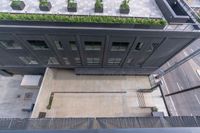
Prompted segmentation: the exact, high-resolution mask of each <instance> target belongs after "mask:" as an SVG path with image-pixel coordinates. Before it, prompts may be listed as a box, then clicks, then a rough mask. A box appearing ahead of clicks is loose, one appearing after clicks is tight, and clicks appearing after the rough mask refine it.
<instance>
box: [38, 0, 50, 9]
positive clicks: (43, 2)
mask: <svg viewBox="0 0 200 133" xmlns="http://www.w3.org/2000/svg"><path fill="white" fill-rule="evenodd" d="M39 7H40V10H41V11H50V10H51V7H52V5H51V3H50V2H49V1H48V0H40V5H39Z"/></svg>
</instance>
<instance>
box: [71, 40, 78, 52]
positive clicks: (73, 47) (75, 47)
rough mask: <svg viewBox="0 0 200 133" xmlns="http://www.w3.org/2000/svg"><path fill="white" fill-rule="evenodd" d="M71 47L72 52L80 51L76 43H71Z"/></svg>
mask: <svg viewBox="0 0 200 133" xmlns="http://www.w3.org/2000/svg"><path fill="white" fill-rule="evenodd" d="M69 45H70V46H71V49H72V51H77V50H78V48H77V46H76V42H75V41H69Z"/></svg>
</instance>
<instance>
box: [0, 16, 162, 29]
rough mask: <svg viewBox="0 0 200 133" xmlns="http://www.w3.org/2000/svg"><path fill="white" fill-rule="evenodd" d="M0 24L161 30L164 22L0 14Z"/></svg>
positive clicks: (122, 18) (119, 18) (120, 18)
mask: <svg viewBox="0 0 200 133" xmlns="http://www.w3.org/2000/svg"><path fill="white" fill-rule="evenodd" d="M0 24H8V25H9V24H10V25H12V24H17V25H20V24H21V25H22V24H23V25H27V24H29V25H38V24H39V25H54V24H56V25H62V26H95V27H119V28H139V29H163V28H164V26H165V25H166V21H165V20H163V19H151V18H127V17H112V16H69V15H46V14H45V15H44V14H10V13H0Z"/></svg>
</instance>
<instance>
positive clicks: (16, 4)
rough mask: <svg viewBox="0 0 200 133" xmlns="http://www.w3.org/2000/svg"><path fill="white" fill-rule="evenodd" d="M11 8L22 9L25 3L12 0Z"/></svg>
mask: <svg viewBox="0 0 200 133" xmlns="http://www.w3.org/2000/svg"><path fill="white" fill-rule="evenodd" d="M10 6H11V7H12V9H13V10H23V9H24V7H25V3H24V2H23V1H21V0H12V2H11V5H10Z"/></svg>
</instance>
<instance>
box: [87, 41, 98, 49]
mask: <svg viewBox="0 0 200 133" xmlns="http://www.w3.org/2000/svg"><path fill="white" fill-rule="evenodd" d="M85 50H87V51H90V50H95V51H99V50H101V42H89V41H86V42H85Z"/></svg>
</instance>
